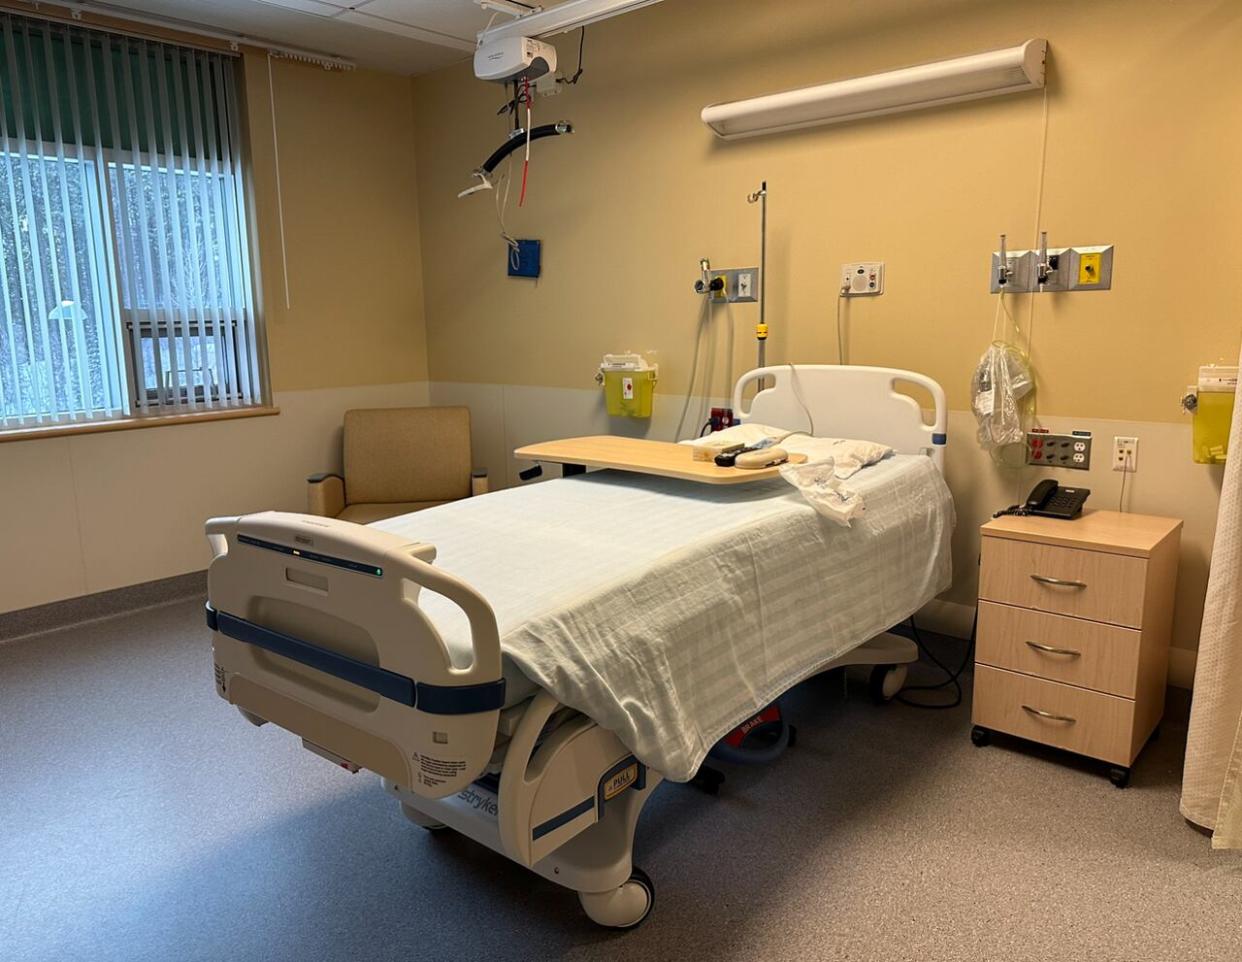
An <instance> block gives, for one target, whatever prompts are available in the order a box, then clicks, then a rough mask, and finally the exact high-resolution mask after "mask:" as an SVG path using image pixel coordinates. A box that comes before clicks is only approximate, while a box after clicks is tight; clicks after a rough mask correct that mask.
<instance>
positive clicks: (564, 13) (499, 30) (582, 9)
mask: <svg viewBox="0 0 1242 962" xmlns="http://www.w3.org/2000/svg"><path fill="white" fill-rule="evenodd" d="M659 2H660V0H565V2H564V3H558V4H557V5H556V6H555V7H551V8H549V9H547V10H541V11H540V12H539V13H532V14H529V15H527V16H524V17H518V18H517V19H516V20H511V21H510V22H509V23H502V24H500V25H499V26H496V27H492V28H491V29H489V30H484V31H483V32H482V33H480V34H479V43H491V42H492V41H494V40H500V39H502V38H504V37H534V38H539V37H551V36H554V35H556V34H558V33H568V32H569V31H570V30H577V29H578V28H579V27H586V26H589V25H590V24H593V23H599V22H600V21H601V20H607V19H608V18H609V17H616V16H620V15H621V14H623V13H629V12H630V11H631V10H637V9H638V8H639V7H649V6H651V5H652V4H653V3H659Z"/></svg>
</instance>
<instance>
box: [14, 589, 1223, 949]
mask: <svg viewBox="0 0 1242 962" xmlns="http://www.w3.org/2000/svg"><path fill="white" fill-rule="evenodd" d="M957 651H960V649H957V650H952V649H950V652H951V653H952V654H956V653H957ZM791 706H792V709H793V713H794V715H795V718H796V721H797V723H798V725H799V730H800V740H799V743H798V745H797V747H796V748H795V749H793V750H792V751H790V752H788V753H786V755H785V756H784V757H783V758H782V759H781V760H779V761H778V762H777V763H776V764H774V765H772V766H770V767H768V768H764V769H745V770H736V769H735V770H733V771H730V772H729V779H728V782H727V784H726V786H725V789H724V792H723V793H722V794H721V795H720V796H719V797H718V798H709V797H706V796H704V795H702V794H700V793H699V792H697V791H695V790H694V789H691V788H688V787H685V786H680V785H671V784H670V785H664V786H662V787H661V788H660V789H659V791H658V792H657V793H656V796H655V797H654V798H653V800H652V802H651V804H649V805H648V807H647V811H646V813H645V814H644V816H643V821H642V822H641V823H640V825H639V842H638V856H637V862H638V864H640V865H641V866H642V867H644V868H645V869H646V870H647V871H648V872H649V873H650V874H651V876H652V877H653V879H654V880H655V882H656V886H657V893H658V894H657V904H656V909H655V912H654V913H653V915H652V916H651V918H649V919H648V921H647V922H646V923H645V924H644V925H643V926H642V927H641V928H640V929H638V930H636V931H633V932H630V933H627V934H614V933H608V932H604V931H601V930H598V929H596V928H594V927H593V926H592V925H591V924H590V923H589V922H588V921H587V920H586V918H585V917H584V916H583V915H582V914H581V913H580V911H579V909H578V905H577V900H576V898H575V897H574V896H573V895H572V894H571V893H569V892H567V891H564V890H561V889H559V888H558V887H556V886H555V885H553V884H551V883H548V882H545V881H543V880H541V879H539V878H536V877H535V876H533V875H531V874H529V873H526V872H524V871H523V870H521V869H519V868H518V867H516V866H514V865H512V864H510V863H508V862H506V861H505V860H504V859H502V858H500V857H499V856H496V855H494V854H492V853H490V852H487V851H485V850H483V849H481V848H479V847H478V846H476V845H474V844H473V843H472V842H470V841H469V840H467V839H465V838H461V837H458V836H453V835H446V834H443V833H441V834H439V835H431V834H429V833H427V832H424V831H422V830H420V829H418V828H415V827H414V826H412V825H411V824H409V823H408V822H406V821H405V819H404V818H402V817H401V815H400V813H399V811H398V810H397V807H396V806H395V805H394V804H393V803H392V802H391V800H390V799H388V798H387V797H386V796H384V795H383V794H382V793H381V792H380V791H379V789H378V785H377V781H376V780H375V779H374V778H372V777H368V776H367V775H365V774H363V775H356V776H351V775H349V774H347V773H345V772H343V771H341V770H339V769H336V768H333V767H332V766H330V765H329V764H327V763H326V762H323V761H321V760H320V759H318V758H316V757H314V756H312V755H311V754H309V753H308V752H305V751H302V750H301V749H300V747H299V746H298V744H297V742H296V740H295V739H294V738H292V737H291V736H289V735H286V734H284V733H282V732H280V731H277V730H275V729H273V728H271V727H270V726H269V727H267V728H264V729H261V730H256V729H254V728H252V727H251V726H249V725H248V724H246V723H245V722H244V721H243V720H242V719H241V717H240V716H239V715H238V714H237V713H236V712H235V711H234V710H232V709H231V708H229V707H228V706H227V705H225V704H224V703H223V702H222V701H220V700H219V699H217V697H216V695H215V692H214V689H213V687H212V682H211V656H210V652H209V641H208V636H207V632H206V630H205V628H204V627H203V624H202V610H201V607H200V605H199V604H197V603H193V602H186V603H178V604H175V605H170V606H167V607H163V608H156V609H149V610H146V611H142V612H138V613H135V614H132V615H125V616H121V617H117V618H113V619H111V620H107V621H102V622H96V623H94V624H91V625H87V626H83V627H79V628H73V629H68V630H63V631H60V632H56V633H51V634H47V635H43V636H40V637H36V638H30V639H26V640H22V641H13V642H9V643H7V644H0V959H5V960H27V959H32V960H33V959H38V960H44V959H46V960H125V962H139V960H160V962H165V960H178V962H180V960H187V962H188V960H211V962H216V960H220V962H224V960H232V962H251V960H260V959H272V960H284V959H288V960H299V962H315V960H346V959H358V960H372V959H375V960H381V959H402V960H409V959H435V960H439V959H454V960H456V959H460V960H467V959H469V960H475V959H478V960H502V959H632V958H640V959H679V960H691V959H703V960H712V962H724V960H735V959H736V960H751V959H756V960H758V959H763V960H784V959H789V960H793V959H860V960H887V959H911V960H915V959H917V960H926V959H988V960H991V959H1000V960H1005V962H1014V960H1024V959H1039V960H1051V959H1093V960H1101V959H1142V960H1158V959H1177V960H1199V959H1203V960H1207V959H1221V960H1237V959H1239V958H1242V856H1238V855H1236V854H1231V855H1226V854H1213V853H1212V852H1211V851H1210V850H1209V847H1208V842H1207V840H1206V839H1205V838H1204V837H1203V836H1202V835H1200V834H1198V833H1197V832H1195V831H1193V830H1192V829H1191V828H1189V827H1188V826H1187V825H1186V824H1185V823H1184V822H1183V820H1182V819H1181V817H1180V816H1179V815H1178V812H1177V793H1178V783H1179V778H1180V759H1181V754H1182V751H1183V743H1184V738H1185V721H1184V718H1185V705H1184V704H1182V705H1180V706H1179V709H1178V710H1177V711H1176V712H1175V714H1174V715H1173V716H1172V717H1170V718H1168V719H1166V722H1165V725H1164V728H1163V733H1162V737H1161V739H1160V740H1159V741H1158V742H1157V743H1155V744H1154V745H1152V746H1150V747H1149V749H1148V750H1147V752H1146V753H1145V754H1144V755H1143V756H1142V757H1141V758H1140V759H1139V763H1138V765H1137V767H1136V769H1135V773H1134V780H1133V784H1132V786H1131V787H1130V788H1129V789H1127V790H1125V791H1118V790H1116V789H1114V788H1113V787H1112V786H1111V785H1109V783H1108V782H1107V781H1106V780H1104V779H1103V778H1102V777H1101V776H1100V775H1099V773H1098V771H1097V770H1096V769H1094V768H1092V767H1091V766H1089V765H1087V764H1086V763H1075V762H1073V761H1070V762H1068V763H1067V762H1066V760H1065V759H1064V758H1061V757H1057V756H1054V755H1053V754H1051V753H1048V752H1045V751H1042V750H1033V749H1029V748H1026V749H1024V748H1021V747H1017V746H1014V745H993V746H990V747H988V748H985V749H976V748H974V747H973V746H972V745H971V744H970V740H969V738H968V737H967V736H968V731H969V715H968V710H967V709H966V708H965V707H963V708H961V709H958V710H954V711H947V712H927V711H916V710H914V709H911V708H907V707H904V706H901V705H895V704H894V705H887V706H883V707H877V706H874V705H872V704H870V703H869V701H868V700H867V699H866V697H865V693H864V692H863V691H861V689H860V688H858V687H857V686H855V687H853V688H851V689H850V690H849V691H848V693H847V692H846V690H845V685H844V684H843V683H842V680H841V678H840V676H839V675H838V676H826V677H823V678H819V679H813V680H812V681H811V682H809V683H807V684H806V685H804V686H803V687H802V688H800V689H799V690H798V691H797V692H795V695H794V697H793V698H792V700H791Z"/></svg>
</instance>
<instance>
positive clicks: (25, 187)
mask: <svg viewBox="0 0 1242 962" xmlns="http://www.w3.org/2000/svg"><path fill="white" fill-rule="evenodd" d="M21 27H22V29H21V30H20V32H21V34H22V40H23V46H25V37H26V34H25V27H24V24H22V25H21ZM5 39H6V40H11V41H12V57H11V60H10V65H11V76H12V82H13V90H14V92H17V91H20V90H21V89H22V85H21V83H20V82H19V79H18V78H19V73H18V68H17V51H18V49H19V48H18V45H17V39H16V38H15V37H13V36H12V34H10V35H9V36H8V37H6V38H5ZM27 54H29V51H28V50H27ZM27 63H28V61H27ZM28 82H29V80H28ZM32 86H33V85H32ZM13 103H14V113H15V114H16V115H17V130H18V135H17V136H18V143H17V156H18V159H19V161H24V160H26V159H27V158H28V157H29V156H30V144H29V143H28V142H27V139H26V123H25V120H26V118H25V111H24V110H23V109H22V108H21V106H20V105H19V104H20V101H18V100H14V102H13ZM37 120H38V116H37V115H36V117H35V121H36V123H37ZM36 135H37V131H36ZM36 166H37V165H36ZM30 167H31V165H30V164H29V163H20V162H19V163H18V164H17V165H16V170H17V171H18V172H20V174H21V187H22V201H23V202H24V204H25V210H26V227H25V230H24V231H23V233H25V234H27V235H28V236H29V238H30V260H29V266H30V273H29V275H28V277H29V286H30V287H32V288H33V289H34V295H35V296H34V304H33V305H31V306H32V307H33V308H34V311H33V314H34V317H33V319H32V320H30V323H31V326H32V327H33V330H34V332H35V333H37V335H38V336H37V338H35V337H33V335H32V339H31V340H30V341H29V342H28V345H27V349H28V351H29V352H30V354H31V356H32V360H33V355H34V352H35V343H36V340H37V342H38V346H39V348H40V353H41V354H42V355H43V363H44V365H45V366H46V369H44V368H41V367H40V366H39V365H38V363H37V362H35V363H32V364H31V369H30V376H31V381H32V383H33V384H34V385H35V394H36V399H37V400H36V403H37V408H36V417H37V418H38V421H39V422H40V423H42V422H43V421H45V420H46V419H47V418H49V417H50V418H54V417H55V415H56V388H55V386H54V385H53V384H52V383H51V367H52V354H51V348H50V346H49V345H48V339H47V324H46V323H45V322H44V320H43V319H44V318H45V317H47V297H46V292H45V291H44V289H43V258H42V251H41V250H40V249H39V248H40V246H41V245H40V243H39V230H38V226H39V225H38V218H37V217H36V214H35V204H34V188H33V187H32V185H31V173H30ZM22 247H24V245H23V244H22V242H21V239H20V238H19V240H18V249H19V250H20V249H21V248H22ZM30 315H31V312H30V311H27V312H26V316H27V318H28V320H29V319H30ZM49 390H50V391H51V395H50V396H49V395H48V391H49Z"/></svg>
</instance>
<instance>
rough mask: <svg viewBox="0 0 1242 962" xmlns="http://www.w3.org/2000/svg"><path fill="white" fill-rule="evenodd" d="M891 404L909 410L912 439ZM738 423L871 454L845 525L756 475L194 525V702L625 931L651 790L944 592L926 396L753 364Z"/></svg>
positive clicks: (643, 898) (589, 481)
mask: <svg viewBox="0 0 1242 962" xmlns="http://www.w3.org/2000/svg"><path fill="white" fill-rule="evenodd" d="M756 382H761V383H762V384H763V385H764V386H763V387H762V388H761V389H760V390H759V391H758V392H757V393H756V395H755V396H754V398H753V399H752V400H751V401H750V403H749V405H746V404H745V403H744V398H745V395H746V394H747V392H748V390H749V389H750V388H751V386H752V385H754V384H755V383H756ZM903 383H905V384H910V385H913V386H915V387H917V388H921V389H923V390H924V391H926V392H927V393H928V394H929V395H930V397H931V401H932V405H933V412H932V420H931V422H930V423H927V422H925V420H924V417H923V413H922V410H921V408H920V406H919V404H918V403H917V402H916V401H915V400H914V399H913V398H912V397H911V396H909V395H908V394H905V393H901V392H900V391H899V390H898V388H899V387H900V385H901V384H903ZM734 409H735V410H736V411H739V412H741V414H742V417H743V419H746V420H753V421H754V422H756V423H764V424H771V425H774V426H779V427H785V428H788V429H790V430H805V429H807V428H809V427H810V425H809V423H808V422H809V420H810V419H812V418H813V420H814V422H815V425H814V426H815V431H816V433H817V434H819V435H821V436H835V437H858V438H866V439H869V440H875V441H880V442H883V443H885V444H888V445H890V446H891V447H892V448H894V450H895V451H896V452H897V454H896V455H895V456H894V457H892V458H889V459H886V461H884V462H881V463H880V464H877V465H875V466H874V467H871V468H867V469H864V470H863V471H862V472H860V473H859V474H858V475H856V476H855V477H854V478H853V479H851V481H850V483H851V484H852V485H854V486H856V487H857V488H858V490H860V491H861V492H863V493H864V494H865V496H866V498H867V504H868V507H867V513H866V515H865V516H864V517H863V518H862V519H858V520H855V522H854V525H853V527H852V528H849V529H846V528H841V527H837V526H835V525H832V524H831V523H830V522H827V521H825V520H824V519H822V518H820V517H819V516H818V515H816V514H815V513H814V511H813V510H812V509H810V508H809V507H808V506H807V505H806V504H804V503H802V502H801V499H800V496H799V495H798V494H797V492H796V491H794V489H793V488H791V487H789V486H788V485H786V484H785V483H784V482H783V481H781V480H779V479H777V480H770V481H760V482H756V483H755V484H753V485H741V486H733V487H730V488H728V489H727V490H720V489H718V488H713V487H711V486H707V485H695V484H693V483H692V482H686V481H679V480H674V479H666V478H648V477H643V476H640V475H630V474H622V473H619V472H598V473H589V474H585V475H580V476H576V477H571V478H564V479H557V480H553V481H548V482H545V483H540V484H536V485H527V486H524V487H521V488H516V489H510V490H508V491H503V492H496V493H494V494H491V495H488V496H486V497H483V498H475V499H468V500H467V501H463V502H457V503H455V504H453V505H448V506H444V507H441V508H434V509H429V510H427V511H423V512H418V513H417V514H415V515H408V516H405V517H403V518H396V519H392V520H389V521H385V522H379V523H377V524H375V525H370V526H360V525H354V524H350V523H348V522H342V521H338V520H335V519H329V518H321V517H311V516H307V515H298V514H287V513H281V512H264V513H260V514H254V515H248V516H244V517H234V518H217V519H213V520H211V521H209V522H208V523H207V535H208V538H209V540H210V542H211V544H212V548H213V552H214V560H213V561H212V563H211V567H210V570H209V578H208V594H209V603H208V608H207V619H208V624H209V626H210V628H211V629H212V630H213V632H214V636H213V649H214V660H215V681H216V689H217V692H218V693H219V695H220V696H221V697H222V698H225V699H226V700H227V701H229V702H230V703H232V704H233V705H235V706H237V708H238V709H239V710H240V711H241V713H242V715H243V716H245V717H246V718H247V719H248V720H249V721H251V722H252V723H254V724H256V725H261V724H264V723H266V722H272V723H274V724H275V725H277V726H279V727H280V728H283V729H287V730H288V731H291V732H293V733H295V734H297V735H299V736H301V738H302V740H303V745H304V746H305V747H307V748H308V749H310V750H311V751H314V752H316V753H317V754H319V755H321V756H323V757H324V758H327V759H328V760H330V761H332V762H333V763H335V764H337V765H340V766H341V767H343V768H345V769H347V770H350V771H353V772H357V771H359V770H360V769H367V770H369V771H371V772H374V773H377V774H379V775H380V776H381V778H382V784H383V787H384V790H385V791H387V792H388V793H390V794H391V795H393V796H394V798H395V799H397V800H398V801H399V802H400V804H401V807H402V810H403V811H404V813H405V814H406V816H407V817H408V818H409V819H410V820H411V821H413V822H415V823H416V824H418V825H421V826H423V827H425V828H428V829H439V828H442V827H445V826H447V827H449V828H452V829H455V830H457V831H459V832H461V833H462V834H465V835H468V836H470V837H471V838H473V839H475V840H476V841H478V842H481V843H482V844H484V845H487V846H488V847H489V848H492V849H494V850H495V851H497V852H500V853H502V854H504V855H506V856H508V857H509V858H510V859H512V860H513V861H515V862H517V863H519V864H521V865H524V866H526V867H528V868H530V869H532V870H533V871H535V872H537V873H538V874H539V875H541V876H543V877H544V878H547V879H550V880H551V881H553V882H556V883H558V884H560V885H562V886H565V887H567V888H570V889H572V890H574V891H575V892H577V893H578V896H579V899H580V901H581V904H582V906H583V908H584V909H585V911H586V913H587V914H588V915H589V916H590V918H591V919H593V920H594V921H595V922H597V923H599V924H601V925H605V926H610V927H617V928H627V927H631V926H633V925H636V924H638V923H639V922H641V921H642V920H643V919H644V918H645V917H646V916H647V914H648V913H649V912H650V910H651V907H652V904H653V900H654V887H653V886H652V883H651V880H650V879H649V878H648V877H647V876H646V875H645V874H644V873H643V872H642V871H641V870H639V869H637V868H636V867H635V866H634V865H633V860H632V851H633V840H634V833H635V826H636V823H637V820H638V817H639V814H640V812H641V811H642V808H643V805H644V804H645V802H646V801H647V799H648V798H649V797H650V795H651V793H652V792H653V790H654V789H655V788H656V786H657V785H658V784H659V783H660V782H661V780H662V779H663V778H665V777H666V776H667V777H670V778H674V779H676V780H682V781H685V780H688V779H689V778H690V777H692V776H693V774H694V771H695V769H696V768H697V766H698V765H699V764H700V763H701V762H702V760H703V758H704V757H705V755H706V753H707V751H708V750H710V748H711V746H712V744H713V743H714V742H715V741H717V740H719V739H720V738H721V737H722V736H723V735H724V734H725V733H726V732H727V731H728V730H729V729H730V728H731V727H733V726H736V725H737V724H738V723H739V722H741V721H742V720H743V719H745V718H747V717H749V716H750V715H753V714H754V712H755V711H756V710H758V709H760V708H762V707H763V706H764V705H765V704H767V703H769V702H771V701H772V700H774V699H775V698H776V697H778V696H779V695H781V694H782V693H783V692H784V691H785V690H787V689H788V688H789V687H791V686H792V685H793V684H796V683H797V682H798V681H800V680H802V679H803V678H806V677H809V676H810V675H811V674H814V673H816V672H819V671H822V670H824V669H826V668H828V667H832V666H833V665H834V664H840V663H846V662H850V663H857V662H858V661H859V660H861V661H863V662H867V661H868V660H870V659H869V658H868V657H863V658H861V659H860V658H859V657H858V655H857V651H858V649H859V646H860V645H863V644H864V643H866V642H867V641H868V639H871V638H874V637H875V636H876V635H878V634H880V633H881V632H882V631H883V630H884V629H885V628H887V627H889V626H891V625H893V624H896V623H898V622H899V621H901V620H903V619H904V618H906V617H908V616H909V615H910V614H912V613H913V612H914V611H915V610H917V609H918V608H919V607H921V605H922V604H924V603H926V601H928V600H930V598H931V597H933V596H934V595H935V594H937V593H939V592H940V591H942V590H943V589H944V588H945V587H947V584H948V578H949V560H948V542H949V535H950V533H951V529H952V524H953V515H952V503H951V499H950V498H949V495H948V491H947V488H945V486H944V483H943V480H942V479H941V477H940V470H941V468H942V460H943V450H944V444H945V440H946V439H945V418H946V410H945V400H944V394H943V391H942V390H941V389H940V387H939V385H938V384H936V383H935V382H934V381H932V380H931V379H929V378H927V377H925V376H923V375H920V374H916V373H913V372H908V371H900V370H895V369H885V368H867V367H838V366H829V365H820V366H815V365H806V366H798V367H797V368H796V369H795V368H793V367H790V366H783V367H768V368H762V369H757V370H754V371H751V372H750V373H748V374H746V375H745V376H743V377H742V378H741V379H740V380H739V382H738V384H737V385H736V388H735V394H734ZM627 513H630V514H632V515H634V518H633V520H632V521H625V520H624V518H625V515H626V514H627ZM609 539H611V541H610V540H609ZM609 544H613V545H615V546H616V547H617V550H616V551H615V552H613V551H610V550H609V549H608V545H609ZM437 554H439V557H437ZM850 565H852V566H853V567H849V566H850ZM880 648H881V650H880V653H879V654H877V655H875V656H874V657H875V658H883V657H888V656H887V655H886V654H885V653H884V651H883V645H881V646H880Z"/></svg>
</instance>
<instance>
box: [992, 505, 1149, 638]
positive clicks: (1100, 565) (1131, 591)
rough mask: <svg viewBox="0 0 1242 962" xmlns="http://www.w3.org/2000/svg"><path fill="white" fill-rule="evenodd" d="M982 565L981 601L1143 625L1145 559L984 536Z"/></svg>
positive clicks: (1133, 626)
mask: <svg viewBox="0 0 1242 962" xmlns="http://www.w3.org/2000/svg"><path fill="white" fill-rule="evenodd" d="M1065 523H1066V524H1073V523H1074V522H1072V521H1067V522H1065ZM982 564H983V567H982V570H981V571H980V573H979V597H981V598H984V599H986V600H988V601H999V602H1001V603H1002V604H1007V605H1017V606H1019V607H1021V608H1035V609H1038V610H1039V611H1051V612H1054V613H1056V614H1062V615H1072V616H1073V617H1075V618H1090V619H1091V620H1092V621H1103V622H1107V623H1108V624H1113V625H1126V626H1127V627H1130V628H1139V627H1141V626H1142V624H1143V590H1144V582H1145V581H1146V578H1147V561H1146V559H1144V558H1133V557H1130V556H1128V555H1119V554H1108V553H1105V552H1103V551H1084V550H1082V549H1079V548H1060V547H1056V546H1054V545H1047V544H1038V543H1036V542H1031V541H1012V540H1009V539H1007V538H984V539H983V560H982Z"/></svg>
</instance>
